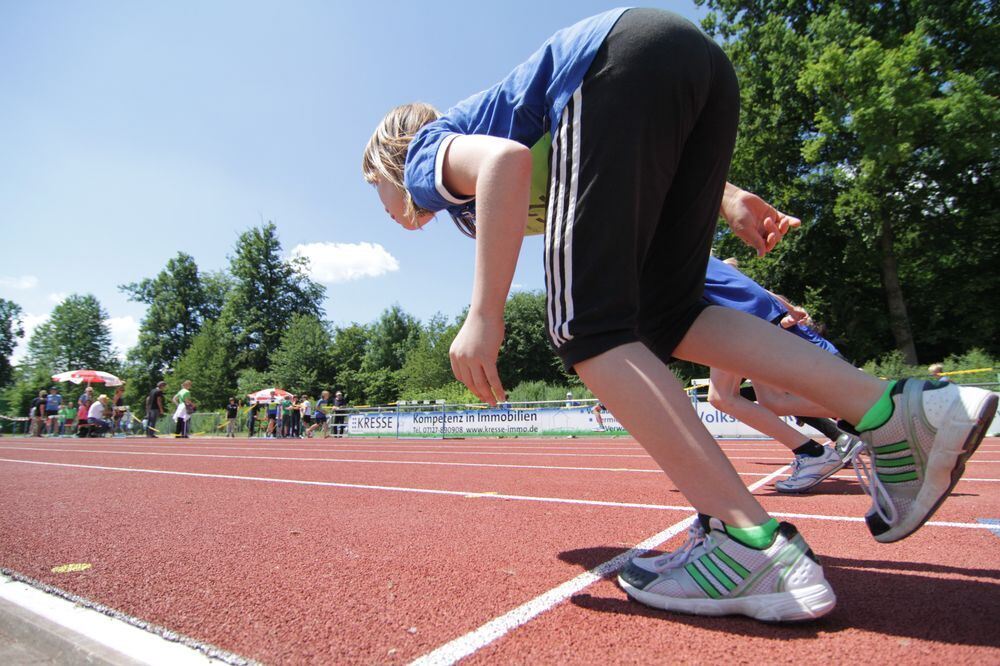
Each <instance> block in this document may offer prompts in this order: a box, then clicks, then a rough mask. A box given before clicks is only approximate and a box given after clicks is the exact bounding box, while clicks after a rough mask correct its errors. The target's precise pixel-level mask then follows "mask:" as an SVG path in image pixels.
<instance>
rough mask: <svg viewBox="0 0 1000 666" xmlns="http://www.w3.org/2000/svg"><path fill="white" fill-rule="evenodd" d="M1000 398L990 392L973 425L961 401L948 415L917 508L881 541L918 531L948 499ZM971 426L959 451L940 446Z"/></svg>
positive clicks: (878, 537)
mask: <svg viewBox="0 0 1000 666" xmlns="http://www.w3.org/2000/svg"><path fill="white" fill-rule="evenodd" d="M997 401H998V398H997V395H996V394H994V393H988V394H986V396H985V397H984V398H983V401H982V402H981V403H980V404H979V407H978V409H977V416H976V418H975V420H974V421H973V422H972V427H971V428H969V420H968V417H967V416H966V415H965V413H964V410H963V407H962V405H961V403H959V404H958V405H956V406H955V407H954V408H953V410H952V413H951V414H949V415H948V418H947V419H946V421H945V423H944V425H942V426H941V428H940V429H939V430H938V433H937V435H936V436H935V437H934V444H933V445H932V446H931V454H930V457H929V458H928V461H927V468H926V471H925V475H924V483H923V485H922V486H921V487H920V492H918V493H917V497H916V499H915V500H914V502H913V507H914V509H913V510H912V511H910V513H909V516H908V517H907V518H905V519H903V520H901V521H900V522H899V523H897V524H896V525H895V526H893V527H891V528H890V529H889V530H887V531H885V532H883V533H882V534H879V535H876V536H875V540H876V541H878V542H879V543H893V542H894V541H900V540H901V539H905V538H906V537H908V536H910V535H911V534H913V533H914V532H916V531H917V530H918V529H920V528H921V527H922V526H923V524H924V523H926V522H927V521H928V520H930V518H931V516H933V515H934V513H935V512H936V511H937V510H938V508H939V507H940V506H941V505H942V504H943V503H944V501H945V500H946V499H948V495H950V494H951V491H952V490H953V489H954V488H955V485H956V484H957V483H958V481H959V479H961V478H962V474H964V473H965V463H966V462H967V461H968V460H969V458H970V457H971V456H972V454H973V453H975V452H976V449H978V448H979V445H980V444H981V443H982V441H983V437H985V436H986V430H987V428H989V426H990V423H992V421H993V416H994V415H995V414H996V411H997ZM955 410H963V411H962V413H960V414H955V413H954V412H955ZM967 428H968V435H967V436H966V437H965V440H964V441H963V442H962V447H961V448H960V449H958V450H957V451H956V450H954V449H951V450H939V449H940V448H941V447H939V446H938V442H939V441H941V440H947V439H949V437H948V435H949V433H951V432H954V431H955V430H959V429H960V430H965V429H967ZM923 507H929V508H923Z"/></svg>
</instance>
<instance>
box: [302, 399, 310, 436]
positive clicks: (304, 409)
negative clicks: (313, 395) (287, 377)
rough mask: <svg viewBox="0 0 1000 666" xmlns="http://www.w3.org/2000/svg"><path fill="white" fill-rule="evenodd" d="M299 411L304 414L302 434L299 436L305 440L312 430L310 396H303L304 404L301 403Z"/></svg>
mask: <svg viewBox="0 0 1000 666" xmlns="http://www.w3.org/2000/svg"><path fill="white" fill-rule="evenodd" d="M299 411H300V412H301V414H302V432H301V433H300V434H299V437H300V438H302V439H305V438H306V434H307V433H308V432H309V429H310V428H312V402H310V401H309V396H308V395H304V396H302V402H300V403H299Z"/></svg>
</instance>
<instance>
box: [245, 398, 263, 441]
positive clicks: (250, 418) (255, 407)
mask: <svg viewBox="0 0 1000 666" xmlns="http://www.w3.org/2000/svg"><path fill="white" fill-rule="evenodd" d="M259 410H260V403H259V402H257V401H256V400H255V401H254V403H253V404H252V405H250V410H249V411H248V412H247V430H248V431H249V433H250V437H251V438H252V437H253V436H254V434H255V431H256V427H255V426H256V425H257V412H258V411H259Z"/></svg>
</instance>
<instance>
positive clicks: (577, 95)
mask: <svg viewBox="0 0 1000 666" xmlns="http://www.w3.org/2000/svg"><path fill="white" fill-rule="evenodd" d="M582 107H583V94H582V91H581V89H580V88H577V89H576V92H574V93H573V97H572V99H571V100H570V101H569V103H568V104H567V105H566V108H565V109H563V112H562V118H561V120H560V123H559V128H558V131H557V132H556V136H555V137H554V140H553V142H552V163H551V164H550V166H549V169H550V174H552V175H551V176H550V177H552V178H554V179H555V183H556V184H557V185H558V187H556V188H555V191H552V192H550V196H549V209H548V211H547V218H548V220H549V224H548V225H547V226H546V229H545V275H546V288H547V289H548V294H549V298H548V308H549V312H548V314H549V335H550V336H551V337H552V340H553V341H554V342H555V344H556V346H561V345H563V344H565V343H566V342H568V341H569V340H572V339H573V335H572V333H570V331H569V324H570V322H571V321H572V320H573V223H574V221H575V219H576V197H577V193H578V191H579V181H580V178H579V176H580V114H581V109H582Z"/></svg>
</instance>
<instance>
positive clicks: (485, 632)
mask: <svg viewBox="0 0 1000 666" xmlns="http://www.w3.org/2000/svg"><path fill="white" fill-rule="evenodd" d="M788 469H789V467H788V466H786V467H783V468H781V469H779V470H777V471H775V472H774V473H773V474H772V475H771V476H769V477H765V478H763V479H761V480H760V481H758V482H756V483H754V484H753V485H751V486H750V487H749V488H748V490H750V492H753V491H754V490H756V489H757V488H759V487H760V486H762V485H764V484H766V483H767V482H769V481H770V480H771V479H772V478H775V477H777V476H780V475H781V474H784V473H785V472H786V471H788ZM696 515H697V514H691V515H690V516H687V517H685V518H684V519H683V520H681V521H679V522H676V523H674V524H673V525H671V526H670V527H668V528H667V529H665V530H663V531H662V532H660V533H659V534H654V535H653V536H651V537H649V538H648V539H646V540H645V541H643V542H641V543H639V544H636V545H635V546H634V547H633V548H631V549H629V550H627V551H625V552H624V553H621V554H620V555H618V556H617V557H613V558H611V559H610V560H608V561H607V562H604V563H603V564H599V565H597V566H596V567H594V568H593V569H591V570H590V571H586V572H584V573H582V574H580V575H579V576H577V577H576V578H573V579H572V580H568V581H566V582H565V583H563V584H562V585H559V586H558V587H554V588H552V589H551V590H549V591H548V592H545V593H543V594H541V595H539V596H537V597H535V598H534V599H532V600H531V601H529V602H527V603H524V604H521V605H520V606H518V607H517V608H515V609H513V610H511V611H508V612H507V613H505V614H503V615H501V616H500V617H498V618H495V619H493V620H490V621H489V622H487V623H486V624H484V625H482V626H480V627H479V628H478V629H474V630H472V631H470V632H469V633H467V634H465V635H464V636H459V637H458V638H456V639H454V640H452V641H449V642H448V643H445V644H444V645H442V646H440V647H438V648H437V649H435V650H433V651H431V652H428V653H427V654H425V655H423V656H422V657H420V658H418V659H415V660H414V661H412V662H410V664H411V666H447V665H450V664H454V663H455V662H456V661H458V660H460V659H463V658H465V657H468V656H469V655H471V654H473V653H475V652H477V651H479V650H481V649H482V648H484V647H486V646H487V645H489V644H490V643H492V642H493V641H495V640H497V639H498V638H501V637H503V636H505V635H507V634H509V633H510V632H512V631H514V630H515V629H517V628H518V627H520V626H521V625H523V624H526V623H527V622H529V621H531V620H533V619H534V618H536V617H538V616H539V615H541V614H542V613H545V612H546V611H549V610H551V609H552V608H554V607H555V606H558V605H559V604H561V603H562V602H564V601H565V600H566V599H569V598H570V597H571V596H573V595H574V594H576V593H577V592H580V591H581V590H583V589H585V588H587V587H589V586H590V585H592V584H594V583H596V582H597V581H599V580H601V579H602V578H604V577H605V576H607V575H610V574H612V573H614V572H615V571H618V570H619V569H621V568H622V567H623V566H625V564H626V563H628V561H629V560H631V559H632V558H634V557H639V556H641V555H643V554H644V553H646V552H647V551H649V550H651V549H652V548H655V547H656V546H658V545H660V544H661V543H664V542H665V541H667V540H668V539H670V538H672V537H673V536H675V535H677V534H679V533H680V532H682V531H684V530H685V529H687V527H688V525H689V524H690V522H691V520H692V519H693V518H694V517H695V516H696Z"/></svg>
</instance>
